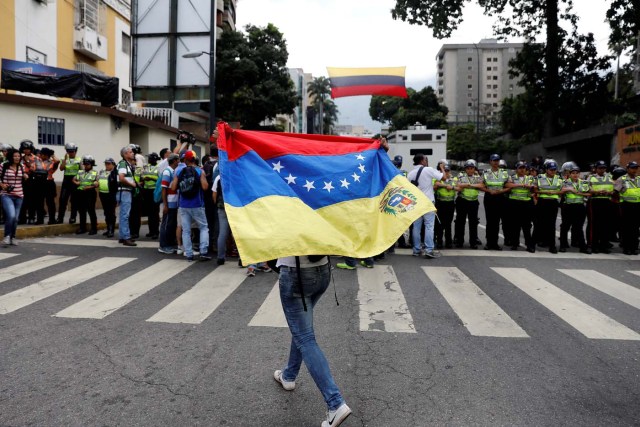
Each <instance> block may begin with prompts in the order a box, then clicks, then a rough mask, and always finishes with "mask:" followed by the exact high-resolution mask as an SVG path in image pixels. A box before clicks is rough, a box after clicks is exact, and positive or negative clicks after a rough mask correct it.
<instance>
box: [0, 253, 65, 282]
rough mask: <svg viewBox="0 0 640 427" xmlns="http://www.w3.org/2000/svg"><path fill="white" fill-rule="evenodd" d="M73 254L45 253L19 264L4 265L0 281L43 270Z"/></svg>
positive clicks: (0, 272)
mask: <svg viewBox="0 0 640 427" xmlns="http://www.w3.org/2000/svg"><path fill="white" fill-rule="evenodd" d="M74 258H75V257H74V256H62V255H45V256H42V257H40V258H35V259H31V260H29V261H25V262H21V263H20V264H15V265H12V266H11V267H5V268H2V269H0V283H3V282H6V281H7V280H12V279H16V278H18V277H21V276H24V275H25V274H30V273H33V272H34V271H38V270H44V269H45V268H49V267H51V266H54V265H56V264H60V263H61V262H65V261H69V260H71V259H74Z"/></svg>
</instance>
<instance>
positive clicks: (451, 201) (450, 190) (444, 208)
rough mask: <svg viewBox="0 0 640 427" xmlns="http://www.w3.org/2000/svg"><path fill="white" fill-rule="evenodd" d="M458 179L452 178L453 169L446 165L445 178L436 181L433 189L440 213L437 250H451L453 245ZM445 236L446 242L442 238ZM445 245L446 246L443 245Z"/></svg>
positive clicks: (436, 227)
mask: <svg viewBox="0 0 640 427" xmlns="http://www.w3.org/2000/svg"><path fill="white" fill-rule="evenodd" d="M456 184H457V178H453V177H452V176H451V167H450V166H449V165H448V164H446V163H445V164H444V177H443V178H442V180H441V181H436V182H435V184H434V186H433V188H434V189H435V193H436V194H435V196H436V209H437V212H438V220H437V221H436V225H435V234H436V248H438V249H442V248H443V247H444V248H446V249H451V248H452V247H453V243H452V240H451V223H452V222H453V213H454V212H455V208H456V207H455V198H456V190H455V187H456ZM443 234H444V242H443V239H442V236H443ZM443 243H444V245H443Z"/></svg>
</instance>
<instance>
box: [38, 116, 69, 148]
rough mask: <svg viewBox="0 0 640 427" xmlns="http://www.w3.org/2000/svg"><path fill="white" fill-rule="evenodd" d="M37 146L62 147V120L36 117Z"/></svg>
mask: <svg viewBox="0 0 640 427" xmlns="http://www.w3.org/2000/svg"><path fill="white" fill-rule="evenodd" d="M38 144H40V145H64V119H56V118H53V117H40V116H38Z"/></svg>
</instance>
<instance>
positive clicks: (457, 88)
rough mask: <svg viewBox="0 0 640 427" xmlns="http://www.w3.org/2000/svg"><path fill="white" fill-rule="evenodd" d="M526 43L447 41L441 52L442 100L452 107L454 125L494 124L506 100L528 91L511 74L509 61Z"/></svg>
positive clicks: (439, 88) (439, 81)
mask: <svg viewBox="0 0 640 427" xmlns="http://www.w3.org/2000/svg"><path fill="white" fill-rule="evenodd" d="M522 47H523V44H522V43H500V42H498V40H497V39H482V40H480V42H479V43H467V44H444V45H442V47H441V48H440V51H439V52H438V55H437V64H438V65H437V67H438V70H437V89H436V90H437V94H438V101H439V102H440V103H441V104H443V105H445V106H446V107H447V108H448V109H449V114H448V116H447V121H448V122H449V123H450V124H462V123H474V124H477V125H478V126H480V127H485V126H491V125H493V124H494V123H495V122H496V120H497V116H498V114H499V112H500V108H501V103H502V100H503V99H505V98H509V97H512V96H516V95H518V94H520V93H523V92H524V89H523V88H522V87H520V86H518V80H517V79H515V78H512V77H510V76H509V61H510V60H511V59H513V58H515V56H516V55H517V53H518V52H519V51H520V50H522Z"/></svg>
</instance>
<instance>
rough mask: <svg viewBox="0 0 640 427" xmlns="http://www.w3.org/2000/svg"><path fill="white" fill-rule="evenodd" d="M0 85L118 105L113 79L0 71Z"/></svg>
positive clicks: (25, 90) (82, 74)
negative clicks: (0, 78)
mask: <svg viewBox="0 0 640 427" xmlns="http://www.w3.org/2000/svg"><path fill="white" fill-rule="evenodd" d="M1 85H2V88H3V89H8V90H17V91H20V92H32V93H40V94H43V95H51V96H56V97H60V98H73V99H84V100H87V101H95V102H99V103H100V104H101V105H102V106H103V107H111V106H114V105H116V104H117V103H118V87H119V82H118V78H117V77H105V76H98V75H95V74H88V73H73V74H68V75H64V76H39V75H35V74H26V73H21V72H18V71H11V70H7V69H3V70H2V81H1Z"/></svg>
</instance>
